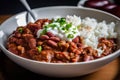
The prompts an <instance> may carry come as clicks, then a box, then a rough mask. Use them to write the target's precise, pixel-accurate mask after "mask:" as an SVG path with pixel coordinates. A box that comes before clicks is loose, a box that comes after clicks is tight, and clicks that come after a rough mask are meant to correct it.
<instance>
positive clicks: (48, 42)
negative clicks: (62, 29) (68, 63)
mask: <svg viewBox="0 0 120 80" xmlns="http://www.w3.org/2000/svg"><path fill="white" fill-rule="evenodd" d="M47 44H49V45H51V46H53V47H57V43H56V42H55V41H52V40H48V41H47Z"/></svg>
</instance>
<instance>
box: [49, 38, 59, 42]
mask: <svg viewBox="0 0 120 80" xmlns="http://www.w3.org/2000/svg"><path fill="white" fill-rule="evenodd" d="M50 40H53V41H55V42H58V41H60V38H58V37H50Z"/></svg>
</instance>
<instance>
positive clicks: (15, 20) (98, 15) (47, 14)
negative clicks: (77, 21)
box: [0, 6, 120, 50]
mask: <svg viewBox="0 0 120 80" xmlns="http://www.w3.org/2000/svg"><path fill="white" fill-rule="evenodd" d="M34 11H35V13H36V15H37V17H38V19H39V18H53V17H55V16H62V17H64V16H67V15H76V16H80V17H81V18H85V17H91V18H95V19H97V20H98V22H99V21H103V20H105V21H106V22H107V23H109V22H115V23H116V28H115V31H116V32H117V33H118V40H117V50H118V49H120V19H119V18H117V17H115V16H113V15H111V14H109V13H106V12H103V11H99V10H95V9H89V8H78V7H70V6H59V7H46V8H37V9H34ZM25 18H26V12H22V13H19V14H17V15H14V16H13V17H11V18H9V19H8V20H6V21H5V22H4V23H3V24H2V25H1V27H0V30H2V31H3V32H4V35H3V36H2V37H1V38H0V45H1V47H3V48H4V49H5V45H6V41H7V37H8V36H9V35H10V34H11V33H12V32H13V31H14V30H15V29H16V27H18V26H24V25H26V22H25V21H26V19H25Z"/></svg>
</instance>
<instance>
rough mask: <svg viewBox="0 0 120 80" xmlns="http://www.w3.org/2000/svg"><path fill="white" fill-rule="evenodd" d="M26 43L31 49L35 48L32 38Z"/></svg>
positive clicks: (34, 41)
mask: <svg viewBox="0 0 120 80" xmlns="http://www.w3.org/2000/svg"><path fill="white" fill-rule="evenodd" d="M28 42H29V43H28V45H29V47H30V48H31V49H34V48H36V40H35V39H34V38H31V39H30V40H29V41H28Z"/></svg>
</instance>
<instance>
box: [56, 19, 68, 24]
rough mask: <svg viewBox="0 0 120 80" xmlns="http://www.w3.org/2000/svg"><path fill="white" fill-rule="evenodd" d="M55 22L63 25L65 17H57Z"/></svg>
mask: <svg viewBox="0 0 120 80" xmlns="http://www.w3.org/2000/svg"><path fill="white" fill-rule="evenodd" d="M56 22H59V23H60V25H61V26H63V25H64V24H66V20H65V18H58V19H57V20H56Z"/></svg>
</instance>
